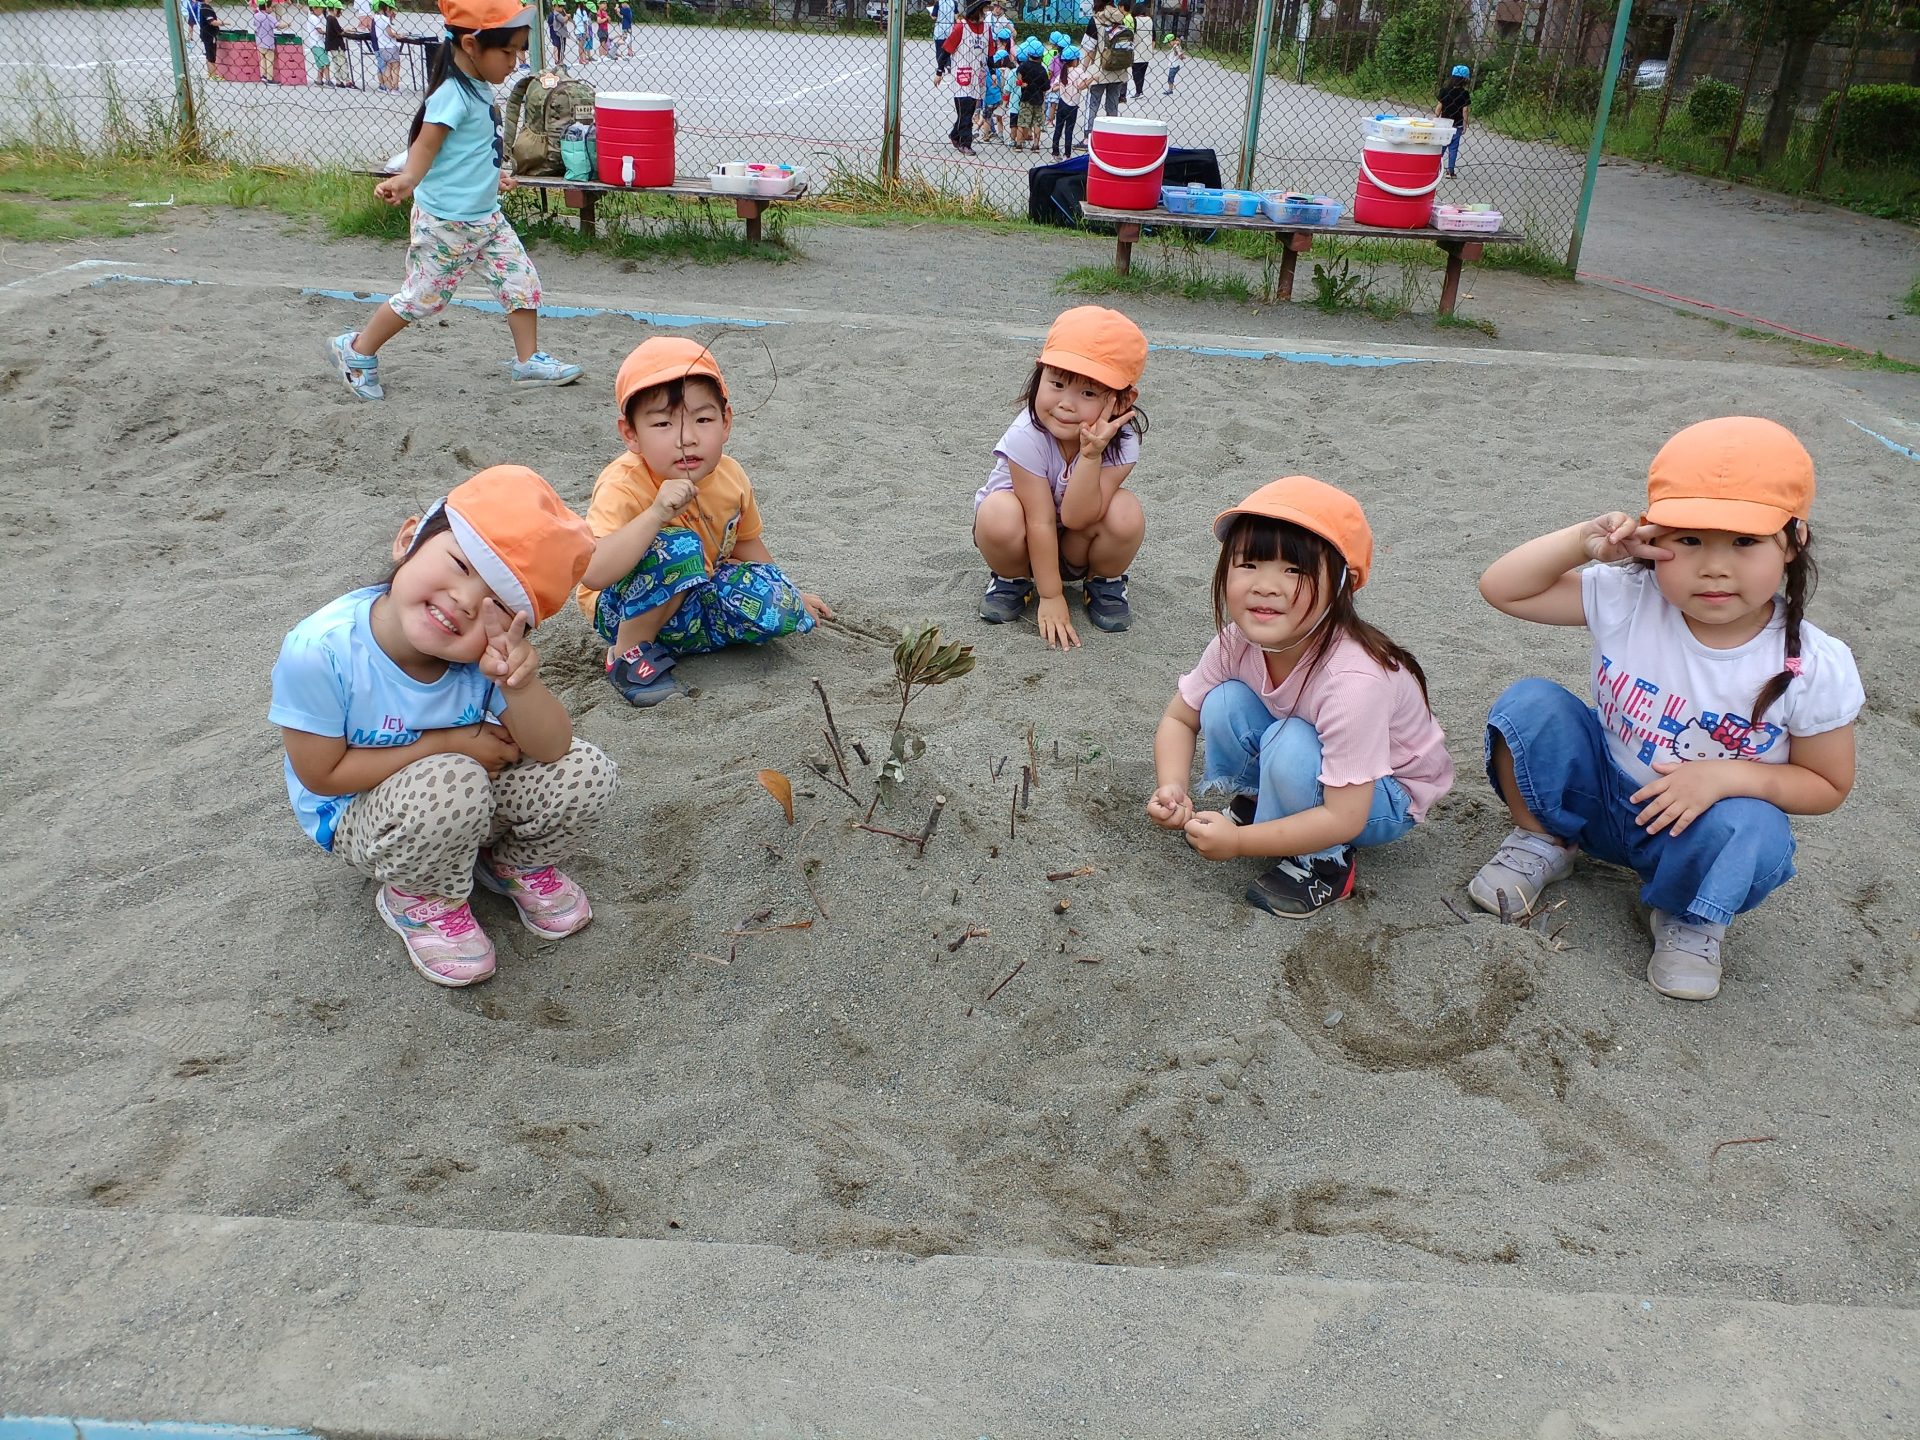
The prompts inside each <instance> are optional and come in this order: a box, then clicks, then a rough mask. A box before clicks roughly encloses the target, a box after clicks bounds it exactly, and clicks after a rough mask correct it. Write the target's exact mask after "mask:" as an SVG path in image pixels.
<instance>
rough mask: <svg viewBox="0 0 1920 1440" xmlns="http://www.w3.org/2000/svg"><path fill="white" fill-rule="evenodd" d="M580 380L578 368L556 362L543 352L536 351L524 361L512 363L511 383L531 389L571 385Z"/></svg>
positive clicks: (562, 362) (559, 361)
mask: <svg viewBox="0 0 1920 1440" xmlns="http://www.w3.org/2000/svg"><path fill="white" fill-rule="evenodd" d="M579 378H580V367H579V366H578V365H569V364H567V363H566V362H565V361H564V360H556V359H554V358H553V356H551V355H549V354H547V352H546V351H544V350H536V351H534V352H533V354H531V355H529V356H528V357H527V358H526V359H524V360H516V361H514V362H513V383H514V384H515V385H520V386H525V387H528V388H531V387H533V386H536V385H571V384H572V383H573V382H574V381H576V380H578V379H579Z"/></svg>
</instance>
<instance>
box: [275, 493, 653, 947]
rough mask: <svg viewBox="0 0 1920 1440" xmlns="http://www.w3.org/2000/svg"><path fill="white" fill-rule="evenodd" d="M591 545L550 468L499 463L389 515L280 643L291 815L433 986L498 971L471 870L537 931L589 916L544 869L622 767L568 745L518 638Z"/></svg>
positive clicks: (554, 601) (579, 923)
mask: <svg viewBox="0 0 1920 1440" xmlns="http://www.w3.org/2000/svg"><path fill="white" fill-rule="evenodd" d="M592 552H593V542H592V539H591V538H590V536H589V535H588V533H587V527H586V523H585V522H584V521H582V520H581V518H580V517H579V516H578V515H576V514H574V513H573V512H572V511H571V510H569V509H567V507H566V506H565V505H563V504H561V502H560V497H559V496H558V495H556V494H554V493H553V488H552V487H551V486H549V485H548V484H547V482H546V481H544V480H542V479H541V478H540V477H539V476H538V475H536V474H534V473H533V471H531V470H528V469H526V468H525V467H524V466H519V465H496V466H494V467H493V468H491V469H488V470H482V471H481V472H480V473H479V474H477V475H475V476H474V477H473V478H472V479H470V480H466V481H463V482H462V483H461V484H459V485H457V486H455V487H454V489H453V491H452V493H450V494H449V495H447V496H446V498H445V499H443V500H439V501H436V502H435V503H434V505H433V506H432V507H431V508H430V509H429V510H428V511H427V513H426V515H425V517H424V518H423V517H421V516H418V515H416V516H413V517H412V518H410V519H409V520H408V521H407V522H406V523H405V524H404V525H402V526H401V527H400V533H399V534H398V535H397V536H396V537H395V538H394V542H393V570H392V572H391V573H390V574H389V575H388V576H387V579H386V581H385V583H383V584H380V585H370V586H367V587H366V588H364V589H360V590H353V591H350V592H348V593H347V594H345V595H342V596H341V597H340V598H339V599H337V600H335V601H332V602H331V603H330V604H327V605H324V606H322V607H321V608H320V609H319V610H317V611H315V612H314V613H313V614H312V615H309V616H308V617H307V618H306V619H305V620H302V621H301V622H300V623H299V624H298V625H296V626H294V628H293V630H292V631H291V632H290V633H289V634H288V635H287V638H286V641H285V643H284V644H282V645H281V647H280V658H279V660H278V662H277V663H276V664H275V665H274V667H273V704H272V707H271V709H270V710H269V711H268V716H269V718H270V719H271V720H272V721H273V723H274V724H276V725H278V726H279V727H280V731H281V734H282V736H283V737H284V739H285V741H286V747H287V755H286V764H285V772H286V780H287V796H288V798H289V799H290V800H291V801H292V802H293V809H294V814H295V815H296V816H297V817H298V818H299V821H300V826H301V828H302V829H303V830H305V831H306V832H307V834H308V836H309V837H310V838H312V839H313V840H314V841H315V842H316V843H318V844H319V845H320V847H321V848H322V849H324V850H328V851H330V852H332V853H333V854H335V855H337V856H339V857H340V858H341V859H342V860H345V861H346V862H347V863H348V864H349V865H351V866H353V867H354V868H355V869H356V870H359V871H361V872H362V873H364V874H366V875H368V876H370V877H372V878H373V879H374V880H377V881H378V882H379V884H380V888H379V890H378V891H377V892H375V895H374V899H373V905H374V909H375V910H376V911H377V912H378V913H379V916H380V918H381V920H383V921H384V922H385V923H386V924H387V926H388V927H389V928H390V929H392V930H393V931H394V932H395V933H396V934H398V935H399V936H400V938H401V940H402V941H403V942H404V943H405V944H406V947H407V958H408V960H410V961H411V962H412V964H413V967H414V969H416V970H418V971H419V972H420V973H421V974H422V975H423V976H425V977H426V978H427V979H428V980H431V981H432V982H433V983H434V984H436V985H471V984H473V983H474V982H475V981H477V980H484V979H486V978H487V977H488V976H489V975H491V974H493V971H494V950H493V944H492V942H491V941H489V940H488V939H487V936H486V932H484V931H483V930H481V928H480V925H479V922H477V921H476V920H475V919H474V916H473V911H472V909H471V908H470V907H469V905H468V903H467V900H468V897H469V896H470V895H471V894H472V893H473V887H474V883H475V882H476V881H478V882H479V883H480V884H481V885H483V886H485V887H486V888H487V889H489V890H492V891H494V892H496V893H497V894H501V895H504V896H506V897H507V898H508V899H509V900H511V901H512V902H513V906H514V909H515V910H517V911H518V912H519V915H520V921H521V923H522V924H524V925H525V926H526V927H527V929H529V930H530V931H532V932H533V933H534V934H535V935H537V936H539V937H540V938H541V939H544V940H559V939H562V938H564V937H565V936H568V935H572V934H574V933H575V932H577V931H578V930H580V929H581V928H582V927H583V926H584V925H586V923H587V922H588V921H589V920H591V919H592V918H593V907H592V906H591V905H589V904H588V903H587V897H586V895H585V893H584V892H583V891H582V890H581V889H580V887H579V886H578V885H576V884H575V883H574V882H573V881H571V880H569V879H568V878H567V877H566V876H565V875H563V874H561V873H560V872H559V871H558V870H556V869H554V868H553V866H554V861H556V860H557V859H559V858H560V855H561V854H562V853H563V852H564V851H565V849H566V848H567V847H568V844H569V842H570V841H571V840H572V839H573V838H574V837H575V836H576V835H577V834H578V833H579V831H580V830H581V829H582V828H583V827H584V826H585V825H586V824H587V823H588V822H589V821H591V820H592V819H593V818H594V817H595V816H596V815H598V814H599V813H600V812H601V811H602V810H603V809H604V808H605V807H606V804H607V802H608V801H609V800H610V799H612V798H613V792H614V788H615V785H616V771H615V768H614V764H613V762H612V761H611V760H609V759H608V758H607V757H606V756H605V755H603V754H601V752H600V751H598V750H596V749H595V748H594V747H593V746H591V745H589V744H587V743H586V742H585V741H584V740H578V739H576V738H574V734H573V722H572V721H571V720H570V719H569V718H568V715H567V711H566V707H564V706H563V705H562V704H561V703H560V702H559V700H557V699H555V698H554V695H553V692H552V691H550V690H548V689H547V687H546V686H545V685H543V684H542V683H541V682H540V656H539V655H538V653H537V652H536V651H535V650H534V648H533V645H532V643H531V642H530V641H529V640H528V639H527V632H528V631H529V630H531V629H533V628H534V627H536V626H538V625H539V624H540V622H541V621H543V620H547V619H550V618H552V616H553V615H554V614H555V613H557V612H558V611H559V610H560V608H561V607H562V606H563V605H565V604H566V599H567V592H568V591H569V590H571V589H572V588H573V583H574V581H575V580H577V579H578V578H579V577H580V573H581V571H582V570H584V569H585V568H586V564H587V559H588V557H589V556H590V555H591V554H592Z"/></svg>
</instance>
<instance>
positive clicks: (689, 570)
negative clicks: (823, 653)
mask: <svg viewBox="0 0 1920 1440" xmlns="http://www.w3.org/2000/svg"><path fill="white" fill-rule="evenodd" d="M676 595H678V596H680V597H681V600H680V608H679V609H677V610H675V611H674V612H673V614H672V616H671V617H670V618H669V619H668V620H667V623H666V624H665V625H663V626H662V627H661V628H660V635H659V640H660V643H661V644H662V645H664V646H666V647H667V649H669V650H671V651H673V652H674V653H675V654H676V655H704V654H706V653H708V652H709V651H713V650H720V649H724V648H725V647H726V646H728V645H764V644H766V643H767V641H769V640H778V639H779V638H780V637H781V636H782V635H804V634H806V633H807V631H809V630H811V629H813V616H812V615H810V614H808V613H807V607H806V604H805V602H803V601H802V600H801V599H800V591H799V588H798V587H797V586H795V585H794V583H793V582H792V581H791V580H789V579H788V578H787V577H786V573H785V572H784V571H782V570H781V569H780V567H779V566H778V565H763V564H750V563H747V562H745V561H728V562H726V563H723V564H721V565H718V566H716V567H715V568H714V572H713V574H711V575H709V574H707V556H706V552H705V551H704V550H703V549H702V548H701V545H700V537H699V536H698V535H696V534H695V533H694V532H693V531H691V530H689V529H687V528H685V527H684V526H678V525H676V526H673V527H671V528H669V529H665V530H662V531H661V532H660V533H659V535H658V536H656V537H655V538H654V542H653V544H652V546H651V547H650V548H649V549H648V551H647V553H646V555H645V556H644V557H643V558H642V559H641V561H640V563H639V564H638V565H636V566H634V567H633V570H632V571H631V572H630V573H629V574H628V575H627V577H626V579H624V580H622V581H620V582H619V583H617V584H614V585H609V586H608V587H607V588H606V589H604V590H602V591H601V592H600V598H599V600H598V601H597V602H595V604H594V610H593V628H594V629H595V630H596V631H598V632H599V634H600V638H601V639H602V640H605V641H606V642H607V643H608V644H612V643H613V640H614V636H615V635H616V634H617V633H618V632H619V629H620V622H621V621H623V620H631V619H632V618H633V617H634V616H636V615H644V614H646V613H647V612H648V611H649V610H657V609H658V608H659V607H660V606H662V605H664V604H666V603H667V602H668V601H669V600H671V599H673V597H674V596H676Z"/></svg>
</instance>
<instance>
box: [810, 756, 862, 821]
mask: <svg viewBox="0 0 1920 1440" xmlns="http://www.w3.org/2000/svg"><path fill="white" fill-rule="evenodd" d="M807 768H808V769H809V770H811V771H813V773H814V774H816V775H818V776H819V777H820V778H821V779H822V780H824V781H826V782H827V784H829V785H831V786H832V787H833V788H834V789H836V790H838V791H839V792H840V793H841V794H842V795H844V796H846V797H847V799H849V800H851V801H852V802H853V808H854V809H856V810H858V809H859V808H860V797H859V796H858V795H856V794H854V793H853V791H851V790H849V789H848V788H847V787H846V786H844V785H842V784H841V783H840V782H839V781H838V780H836V779H834V778H833V776H831V775H829V774H828V773H827V767H826V766H824V765H822V764H819V763H818V762H816V761H811V760H810V761H808V762H807ZM869 813H871V812H869Z"/></svg>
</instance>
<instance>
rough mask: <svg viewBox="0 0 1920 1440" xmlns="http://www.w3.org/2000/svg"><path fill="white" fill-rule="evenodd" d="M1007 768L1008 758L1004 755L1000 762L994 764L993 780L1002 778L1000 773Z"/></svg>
mask: <svg viewBox="0 0 1920 1440" xmlns="http://www.w3.org/2000/svg"><path fill="white" fill-rule="evenodd" d="M1006 768H1007V757H1006V756H1004V755H1002V756H1001V757H1000V758H999V759H998V760H996V761H994V762H993V778H994V779H996V780H998V779H999V778H1000V772H1001V771H1002V770H1004V769H1006Z"/></svg>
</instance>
